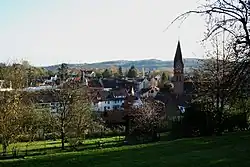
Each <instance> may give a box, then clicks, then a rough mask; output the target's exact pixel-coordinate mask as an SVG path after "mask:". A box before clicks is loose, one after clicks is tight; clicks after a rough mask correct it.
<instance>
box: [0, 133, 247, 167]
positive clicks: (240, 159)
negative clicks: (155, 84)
mask: <svg viewBox="0 0 250 167" xmlns="http://www.w3.org/2000/svg"><path fill="white" fill-rule="evenodd" d="M8 166H15V167H19V166H20V167H32V166H35V167H42V166H44V167H45V166H46V167H48V166H51V167H52V166H56V167H60V166H65V167H66V166H71V167H78V166H79V167H82V166H90V167H112V166H114V167H117V166H119V167H121V166H123V167H152V166H153V167H154V166H155V167H161V166H162V167H163V166H164V167H166V166H170V167H172V166H173V167H182V166H183V167H191V166H192V167H194V166H203V167H208V166H218V167H223V166H236V167H238V166H239V167H249V166H250V133H246V132H242V133H235V134H228V135H224V136H222V137H208V138H195V139H181V140H176V141H160V142H157V143H151V144H142V145H136V146H122V147H113V148H105V149H95V150H85V151H80V152H66V153H55V154H50V155H43V156H35V157H27V158H25V159H24V160H4V161H0V167H8Z"/></svg>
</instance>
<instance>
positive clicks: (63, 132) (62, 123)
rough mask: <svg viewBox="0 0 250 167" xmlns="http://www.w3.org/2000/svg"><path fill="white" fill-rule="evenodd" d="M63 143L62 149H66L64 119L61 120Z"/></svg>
mask: <svg viewBox="0 0 250 167" xmlns="http://www.w3.org/2000/svg"><path fill="white" fill-rule="evenodd" d="M61 143H62V150H64V143H65V129H64V122H63V120H61Z"/></svg>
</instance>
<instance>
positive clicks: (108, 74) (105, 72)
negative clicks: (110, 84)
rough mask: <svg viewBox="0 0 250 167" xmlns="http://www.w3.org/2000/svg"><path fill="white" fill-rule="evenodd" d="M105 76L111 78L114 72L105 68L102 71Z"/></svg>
mask: <svg viewBox="0 0 250 167" xmlns="http://www.w3.org/2000/svg"><path fill="white" fill-rule="evenodd" d="M102 76H103V78H110V77H112V72H111V71H110V70H109V69H105V70H104V72H103V73H102Z"/></svg>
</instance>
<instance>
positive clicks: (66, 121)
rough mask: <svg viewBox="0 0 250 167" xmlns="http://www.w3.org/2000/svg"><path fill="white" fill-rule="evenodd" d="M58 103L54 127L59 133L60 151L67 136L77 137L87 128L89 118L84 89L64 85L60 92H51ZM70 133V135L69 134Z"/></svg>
mask: <svg viewBox="0 0 250 167" xmlns="http://www.w3.org/2000/svg"><path fill="white" fill-rule="evenodd" d="M53 93H54V94H55V95H56V99H57V102H58V106H57V113H56V115H55V118H56V127H57V129H58V131H59V132H60V133H61V144H62V146H61V147H62V149H64V148H65V140H66V137H67V136H73V137H79V135H80V134H81V133H82V132H83V131H84V130H86V128H88V126H89V122H87V121H90V118H91V116H89V115H88V114H90V112H89V111H90V109H89V102H88V96H87V94H86V93H87V92H86V90H85V88H82V89H81V88H77V87H75V86H74V85H70V84H65V85H64V87H63V88H62V89H60V90H56V91H55V92H53ZM70 133H71V134H70Z"/></svg>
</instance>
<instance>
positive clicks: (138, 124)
mask: <svg viewBox="0 0 250 167" xmlns="http://www.w3.org/2000/svg"><path fill="white" fill-rule="evenodd" d="M164 111H165V105H164V104H163V103H162V102H159V101H156V100H144V101H143V106H141V107H139V108H136V107H132V106H131V108H130V109H129V111H128V113H127V117H126V118H127V121H128V122H129V123H128V124H129V127H128V128H129V130H128V131H127V132H128V133H127V134H126V138H127V139H128V140H134V138H141V139H143V140H147V139H149V140H156V139H157V131H158V130H159V128H160V127H161V124H162V121H163V117H162V116H163V115H164V114H163V113H164ZM162 114H163V115H162Z"/></svg>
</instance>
